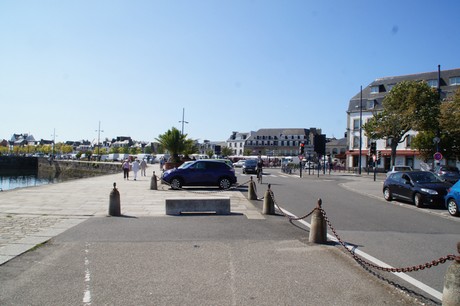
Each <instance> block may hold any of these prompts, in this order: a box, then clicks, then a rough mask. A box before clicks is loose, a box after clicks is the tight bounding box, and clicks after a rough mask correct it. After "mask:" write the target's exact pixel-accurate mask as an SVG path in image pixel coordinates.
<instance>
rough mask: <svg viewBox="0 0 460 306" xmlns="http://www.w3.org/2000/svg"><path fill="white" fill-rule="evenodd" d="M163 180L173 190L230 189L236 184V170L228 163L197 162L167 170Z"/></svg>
mask: <svg viewBox="0 0 460 306" xmlns="http://www.w3.org/2000/svg"><path fill="white" fill-rule="evenodd" d="M161 179H162V180H163V181H164V182H166V183H167V184H169V185H171V187H172V188H173V189H180V188H182V186H218V187H219V188H221V189H229V188H230V187H231V186H232V185H233V184H236V181H237V179H236V176H235V169H233V168H232V167H230V166H229V165H227V163H225V162H222V161H217V160H203V159H201V160H197V161H190V162H186V163H184V164H182V165H181V166H180V167H178V168H175V169H170V170H167V171H165V172H164V173H163V175H162V177H161Z"/></svg>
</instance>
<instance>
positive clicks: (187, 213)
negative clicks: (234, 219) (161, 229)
mask: <svg viewBox="0 0 460 306" xmlns="http://www.w3.org/2000/svg"><path fill="white" fill-rule="evenodd" d="M243 215H244V214H243V213H237V212H230V213H229V214H218V213H216V212H202V211H200V212H193V211H191V212H181V213H180V214H177V215H176V214H170V215H168V214H167V216H171V217H196V216H219V217H231V216H243Z"/></svg>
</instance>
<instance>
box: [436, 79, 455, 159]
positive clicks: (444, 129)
mask: <svg viewBox="0 0 460 306" xmlns="http://www.w3.org/2000/svg"><path fill="white" fill-rule="evenodd" d="M459 120H460V88H458V89H457V91H456V92H455V94H454V95H453V96H452V97H451V98H450V99H448V100H447V101H445V102H443V103H441V114H440V116H439V127H440V138H441V141H440V143H439V145H440V146H441V148H442V149H443V154H444V155H445V156H446V158H456V159H459V158H460V126H459V124H458V123H459V122H460V121H459Z"/></svg>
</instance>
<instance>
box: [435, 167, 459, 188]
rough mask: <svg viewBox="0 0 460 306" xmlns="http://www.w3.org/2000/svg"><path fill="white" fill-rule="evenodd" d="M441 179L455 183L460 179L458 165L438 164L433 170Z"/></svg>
mask: <svg viewBox="0 0 460 306" xmlns="http://www.w3.org/2000/svg"><path fill="white" fill-rule="evenodd" d="M433 172H434V173H435V174H437V175H438V176H439V177H440V178H441V179H443V180H445V181H448V182H449V183H452V184H455V183H456V182H457V181H458V180H459V179H460V172H459V171H458V168H457V167H453V166H438V167H436V168H435V169H434V171H433Z"/></svg>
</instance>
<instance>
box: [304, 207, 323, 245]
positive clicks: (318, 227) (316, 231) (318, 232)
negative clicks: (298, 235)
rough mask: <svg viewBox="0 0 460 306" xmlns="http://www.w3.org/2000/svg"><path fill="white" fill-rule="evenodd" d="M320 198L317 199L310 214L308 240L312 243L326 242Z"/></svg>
mask: <svg viewBox="0 0 460 306" xmlns="http://www.w3.org/2000/svg"><path fill="white" fill-rule="evenodd" d="M321 204H322V201H321V199H318V203H317V204H316V210H315V211H314V212H313V214H312V216H311V227H310V235H309V237H308V240H309V241H310V242H312V243H322V244H324V243H326V242H327V224H326V220H324V216H323V214H322V212H321Z"/></svg>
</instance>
